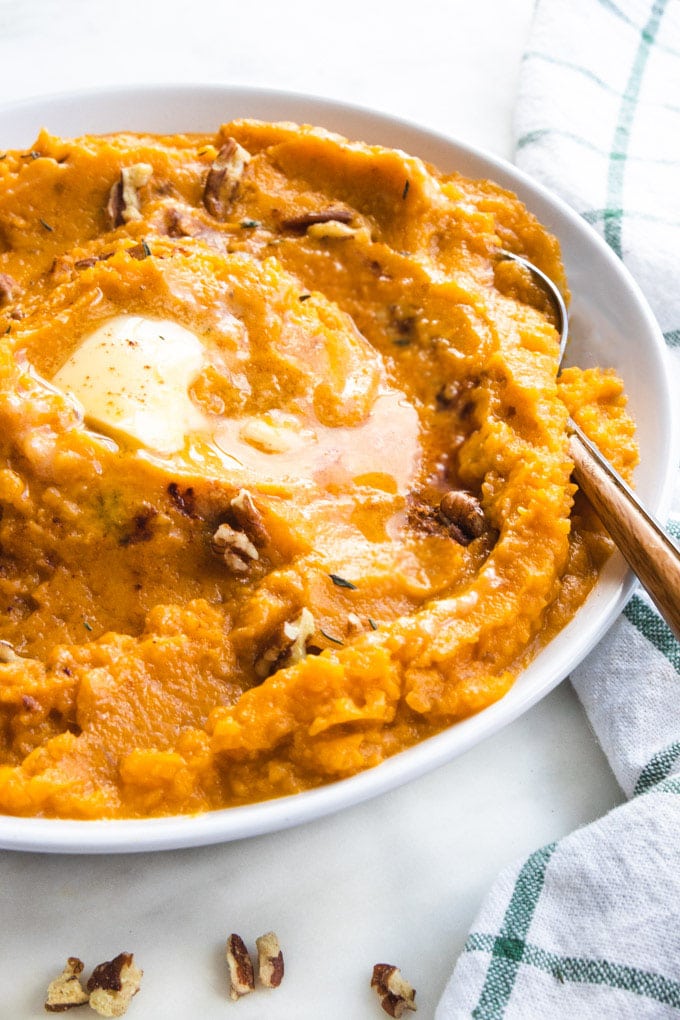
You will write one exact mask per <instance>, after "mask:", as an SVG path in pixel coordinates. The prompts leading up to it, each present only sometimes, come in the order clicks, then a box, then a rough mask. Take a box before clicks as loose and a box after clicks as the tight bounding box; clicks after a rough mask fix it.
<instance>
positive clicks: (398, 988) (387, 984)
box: [371, 963, 418, 1017]
mask: <svg viewBox="0 0 680 1020" xmlns="http://www.w3.org/2000/svg"><path fill="white" fill-rule="evenodd" d="M371 988H375V990H376V993H377V994H378V996H379V998H380V1005H381V1006H382V1008H383V1009H384V1010H385V1012H386V1013H387V1015H388V1016H395V1017H401V1016H403V1015H404V1013H405V1012H406V1010H411V1011H412V1012H415V1011H416V1010H417V1008H418V1007H417V1006H416V1003H415V998H416V990H415V988H412V987H411V985H410V984H409V983H408V981H405V980H404V978H403V977H402V976H401V971H400V970H399V969H398V968H397V967H394V966H392V964H390V963H376V965H375V967H374V968H373V976H372V977H371Z"/></svg>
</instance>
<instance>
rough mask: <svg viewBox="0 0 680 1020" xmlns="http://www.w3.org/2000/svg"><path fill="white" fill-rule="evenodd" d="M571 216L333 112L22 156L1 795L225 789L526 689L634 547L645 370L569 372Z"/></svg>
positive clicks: (323, 766) (108, 809) (299, 782)
mask: <svg viewBox="0 0 680 1020" xmlns="http://www.w3.org/2000/svg"><path fill="white" fill-rule="evenodd" d="M499 249H510V250H512V251H513V252H516V253H518V254H521V255H524V256H526V257H527V258H528V259H530V260H531V261H532V262H534V263H535V264H536V265H538V266H539V267H541V268H542V269H543V271H544V272H545V273H547V274H548V275H549V276H551V277H552V278H553V280H555V281H556V282H557V283H558V285H559V286H560V287H561V288H562V289H563V291H565V293H566V282H565V279H564V272H563V268H562V265H561V261H560V254H559V246H558V243H557V241H556V239H555V238H554V237H552V236H550V234H549V233H548V232H547V231H546V230H545V229H544V228H543V227H542V226H541V225H540V224H539V223H538V222H537V221H536V219H535V218H534V217H533V216H532V215H531V214H530V213H529V212H528V211H527V210H526V208H525V207H524V206H523V205H522V204H521V202H520V201H519V200H518V199H517V198H516V197H515V196H514V195H512V194H510V193H508V192H507V191H504V190H502V189H501V188H499V187H498V186H496V185H495V184H493V183H490V182H488V181H475V180H469V179H466V178H464V177H462V176H460V175H457V174H442V173H440V172H439V171H438V170H436V169H435V168H433V167H431V166H428V165H426V164H425V163H423V162H422V161H421V160H420V159H417V158H414V157H411V156H408V155H406V154H404V153H403V152H399V151H392V150H388V149H384V148H379V147H376V146H369V145H365V144H361V143H355V142H350V141H347V140H346V139H344V138H342V137H339V136H337V135H334V134H330V133H328V132H326V131H324V130H322V129H319V128H312V127H307V126H302V127H301V126H298V125H294V124H288V123H282V124H266V123H260V122H255V121H235V122H233V123H230V124H226V125H224V126H222V127H221V128H220V130H219V131H218V132H217V133H216V134H214V135H209V136H208V135H200V136H199V135H195V134H194V135H191V134H187V135H173V136H142V135H133V134H116V135H111V136H101V137H100V136H97V137H95V136H87V137H83V138H79V139H62V138H57V137H53V136H51V135H49V134H47V133H46V132H42V133H41V134H40V136H39V137H38V138H37V140H36V141H35V144H34V146H33V148H32V149H31V150H30V151H25V152H24V151H22V152H19V151H11V152H6V153H2V154H0V336H1V337H2V342H1V344H0V605H1V608H2V615H1V617H0V627H1V630H0V639H1V641H0V812H2V813H5V814H14V815H39V816H44V817H63V818H80V819H92V818H121V817H146V816H155V815H164V814H175V813H193V812H202V811H206V810H211V809H216V808H221V807H226V806H230V805H236V804H241V803H246V802H252V801H258V800H263V799H266V798H272V797H277V796H281V795H285V794H292V793H296V792H298V791H301V790H305V789H309V788H312V787H316V786H319V785H321V784H324V783H328V782H330V781H333V780H337V779H341V778H343V777H346V776H350V775H352V774H354V773H357V772H359V771H361V770H363V769H367V768H370V767H372V766H375V765H377V764H379V763H380V762H381V761H383V760H384V759H385V758H387V757H389V756H390V755H393V754H395V753H396V752H399V751H401V750H402V749H404V748H407V747H409V746H411V745H413V744H415V743H416V742H418V741H421V740H422V739H424V738H426V737H428V736H429V735H431V734H433V733H435V732H437V731H439V730H441V729H443V728H444V727H446V726H449V725H450V724H452V723H453V722H455V721H456V720H459V719H462V718H464V717H465V716H469V715H470V714H472V713H475V712H478V711H480V710H481V709H483V708H484V707H485V706H487V705H489V704H491V703H492V702H494V701H496V700H497V699H499V698H501V697H502V696H503V694H504V693H505V692H506V691H507V690H508V688H509V687H510V686H511V684H512V683H513V680H514V679H515V678H516V676H517V674H518V672H519V671H521V670H522V668H523V667H524V666H525V665H526V663H527V662H528V661H529V660H530V658H531V657H532V656H533V655H535V654H536V651H537V650H538V649H539V648H540V647H541V646H542V645H543V644H545V642H546V641H547V640H548V639H549V638H550V637H551V636H552V635H554V634H555V633H556V632H557V631H558V630H559V629H560V628H561V627H562V626H563V625H564V624H565V622H566V621H567V620H569V618H570V617H571V616H572V615H573V613H574V612H575V610H576V608H577V607H578V606H579V605H580V604H581V602H582V601H583V599H584V598H585V596H586V594H587V593H588V591H589V590H590V588H591V587H592V585H593V583H594V581H595V579H596V576H597V572H598V569H599V568H600V566H601V564H602V563H603V561H604V559H605V558H606V556H607V555H608V553H609V551H610V542H609V540H608V538H607V537H606V536H605V534H604V533H603V531H602V529H601V527H600V525H599V523H598V521H597V519H596V518H595V517H594V516H593V515H592V513H591V511H590V510H589V508H588V506H587V504H586V503H585V502H584V501H580V496H579V495H578V494H577V493H576V490H575V486H574V484H573V483H572V480H571V472H572V467H573V465H572V463H571V462H570V459H569V455H568V450H567V432H566V421H567V416H568V414H569V413H570V414H572V415H573V416H574V417H575V418H576V419H577V420H578V421H580V422H581V424H582V425H583V427H584V428H585V429H586V430H587V431H588V432H589V434H590V435H591V436H592V437H593V438H594V439H595V440H596V441H597V443H598V444H599V445H600V447H601V448H602V449H603V451H604V453H605V454H606V455H607V456H608V457H609V458H610V459H611V460H612V461H613V462H614V463H615V465H616V466H617V467H618V468H619V470H621V471H622V472H623V473H624V474H628V475H630V471H631V469H632V467H633V465H634V462H635V458H636V452H635V442H634V438H633V426H632V423H631V421H630V418H629V417H628V415H627V413H626V410H625V399H624V395H623V393H622V385H621V382H620V381H619V380H618V379H617V378H616V377H615V376H614V375H613V374H612V373H611V372H609V371H601V370H594V369H589V370H583V371H582V370H579V369H575V368H571V369H568V370H566V371H564V372H563V373H562V374H561V375H560V376H559V379H558V377H557V368H558V364H557V360H558V337H557V334H556V331H555V328H554V325H553V322H552V319H551V309H550V304H549V301H548V299H547V297H546V294H545V293H544V291H543V290H542V289H541V288H540V287H538V286H536V284H535V283H534V281H533V280H532V277H531V275H530V274H528V273H527V271H526V270H523V269H522V268H520V267H519V266H518V265H517V264H514V263H511V262H509V261H507V260H505V261H504V260H502V258H500V257H499Z"/></svg>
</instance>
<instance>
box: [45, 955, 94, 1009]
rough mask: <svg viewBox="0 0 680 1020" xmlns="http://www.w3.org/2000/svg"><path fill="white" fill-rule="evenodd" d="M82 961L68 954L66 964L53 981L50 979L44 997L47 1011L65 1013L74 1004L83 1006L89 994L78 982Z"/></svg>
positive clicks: (74, 1005)
mask: <svg viewBox="0 0 680 1020" xmlns="http://www.w3.org/2000/svg"><path fill="white" fill-rule="evenodd" d="M83 967H84V964H83V961H82V960H79V959H78V957H77V956H69V958H68V960H67V961H66V966H65V967H64V969H63V971H62V972H61V974H60V975H59V977H57V978H55V979H54V981H50V983H49V985H48V987H47V996H46V998H45V1010H46V1011H47V1012H48V1013H65V1012H66V1011H67V1010H68V1009H74V1008H75V1007H76V1006H84V1005H85V1003H86V1002H87V1001H88V1000H89V998H90V997H89V995H88V994H87V992H86V991H85V989H84V988H83V986H82V985H81V983H80V975H81V974H82V972H83Z"/></svg>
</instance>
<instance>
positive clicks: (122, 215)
mask: <svg viewBox="0 0 680 1020" xmlns="http://www.w3.org/2000/svg"><path fill="white" fill-rule="evenodd" d="M152 173H153V167H152V166H149V164H148V163H133V164H132V166H124V167H123V168H122V170H121V171H120V177H119V179H118V180H117V181H116V183H115V184H114V185H113V187H112V188H111V191H110V192H109V200H108V202H107V203H106V215H107V216H108V218H109V223H110V224H111V226H112V227H120V226H121V225H122V224H123V223H129V222H130V221H131V220H141V218H142V214H141V212H140V206H139V194H138V189H139V188H142V187H143V186H144V185H145V184H148V182H149V180H150V178H151V175H152Z"/></svg>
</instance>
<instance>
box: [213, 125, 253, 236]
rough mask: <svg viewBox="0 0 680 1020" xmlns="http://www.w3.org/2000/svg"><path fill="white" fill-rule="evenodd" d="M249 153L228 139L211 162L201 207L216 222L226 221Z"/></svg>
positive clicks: (247, 161) (248, 159) (248, 158)
mask: <svg viewBox="0 0 680 1020" xmlns="http://www.w3.org/2000/svg"><path fill="white" fill-rule="evenodd" d="M249 162H250V153H249V152H247V151H246V150H245V149H244V148H242V147H241V146H240V145H239V144H238V142H237V141H235V140H234V139H233V138H228V139H227V141H226V142H225V144H224V145H223V146H222V148H221V149H220V151H219V152H218V154H217V157H216V158H215V160H214V161H213V164H212V166H211V167H210V170H209V171H208V176H207V178H206V181H205V188H204V189H203V205H204V206H205V207H206V209H207V210H208V212H209V213H210V215H211V216H214V217H215V219H216V220H222V221H224V220H226V218H227V215H228V213H229V207H230V205H231V202H232V199H233V198H234V195H235V194H236V189H237V188H238V185H239V182H240V180H241V178H242V176H243V171H244V170H245V168H246V166H247V165H248V163H249Z"/></svg>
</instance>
